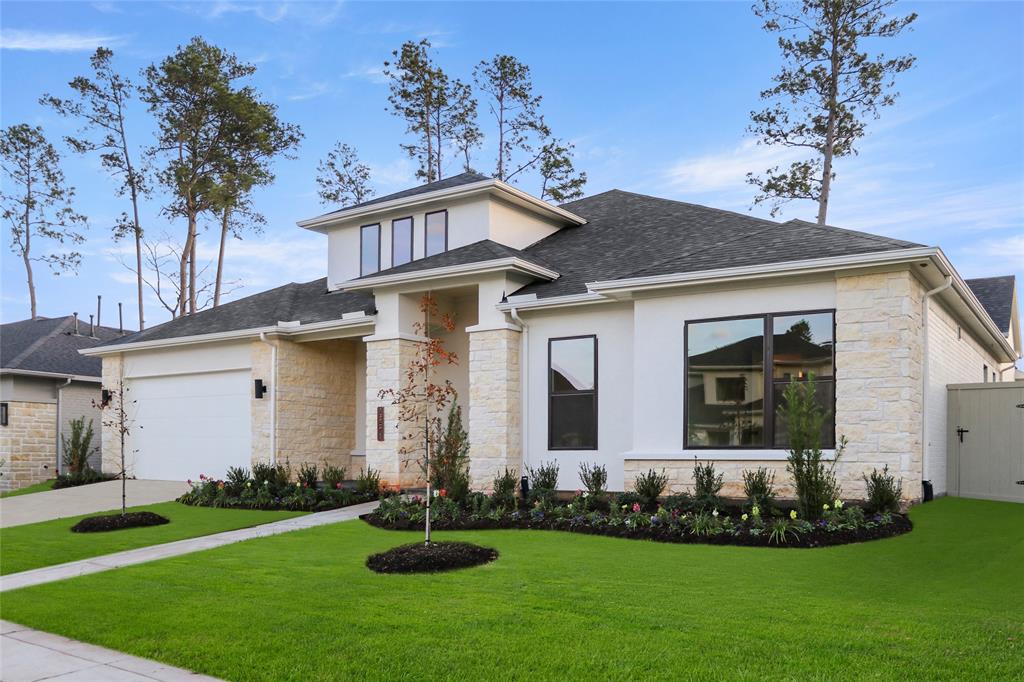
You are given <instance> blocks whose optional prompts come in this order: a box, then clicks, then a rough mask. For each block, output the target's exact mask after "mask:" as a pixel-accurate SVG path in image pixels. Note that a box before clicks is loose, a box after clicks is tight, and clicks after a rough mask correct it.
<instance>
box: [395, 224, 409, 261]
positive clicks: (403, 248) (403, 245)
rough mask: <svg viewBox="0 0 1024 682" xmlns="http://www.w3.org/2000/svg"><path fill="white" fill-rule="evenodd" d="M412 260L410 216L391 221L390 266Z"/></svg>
mask: <svg viewBox="0 0 1024 682" xmlns="http://www.w3.org/2000/svg"><path fill="white" fill-rule="evenodd" d="M411 260H412V218H399V219H398V220H392V221H391V267H395V266H396V265H405V264H406V263H408V262H409V261H411Z"/></svg>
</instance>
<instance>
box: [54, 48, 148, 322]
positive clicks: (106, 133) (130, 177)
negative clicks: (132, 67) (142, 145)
mask: <svg viewBox="0 0 1024 682" xmlns="http://www.w3.org/2000/svg"><path fill="white" fill-rule="evenodd" d="M113 56H114V53H113V52H112V51H110V50H109V49H107V48H105V47H100V48H97V49H96V52H95V53H93V55H92V57H91V58H90V60H89V61H90V64H91V65H92V70H93V77H92V78H89V77H87V76H77V77H75V78H74V79H73V80H71V82H70V83H68V85H69V86H70V87H71V89H72V90H74V91H75V93H76V98H75V99H60V98H58V97H54V96H53V95H49V94H47V95H43V97H42V98H40V103H41V104H44V105H47V106H50V107H52V108H53V109H54V110H55V111H56V112H57V113H59V114H61V115H63V116H69V117H73V118H77V119H79V120H80V121H82V129H81V132H80V133H79V135H80V136H77V137H76V136H68V137H66V138H65V140H66V141H67V143H68V145H69V146H70V147H71V148H72V149H73V150H74V151H76V152H78V153H80V154H85V153H88V152H99V153H100V162H101V163H102V164H103V167H104V168H105V169H106V170H107V172H108V173H110V174H111V175H112V176H113V177H114V178H115V179H117V180H118V182H119V183H120V184H119V185H118V187H117V192H118V194H119V195H121V196H125V195H127V196H128V197H129V198H130V199H131V204H132V208H131V210H132V213H131V217H129V216H128V214H127V213H122V215H121V219H120V220H119V221H118V222H117V224H116V225H115V226H114V227H113V230H114V239H115V240H119V239H121V238H123V237H125V236H127V235H129V234H130V235H132V237H133V238H134V240H135V263H136V272H137V273H139V274H138V276H137V277H136V294H137V296H138V305H139V329H145V326H146V323H145V319H146V318H145V311H144V309H143V295H142V224H141V223H140V222H139V200H140V198H141V197H142V196H143V195H145V194H146V193H147V186H146V180H145V176H144V173H143V172H142V169H141V167H140V166H139V165H138V164H136V163H135V161H134V156H135V150H134V148H133V147H132V146H131V145H130V144H129V143H128V133H127V130H126V125H125V120H126V117H127V113H126V109H127V107H128V102H129V100H131V98H132V94H133V93H134V91H135V86H134V85H133V84H132V83H131V81H129V80H128V79H126V78H122V77H121V76H120V75H119V74H118V73H117V72H116V71H115V70H114V67H113V65H112V64H111V60H112V58H113Z"/></svg>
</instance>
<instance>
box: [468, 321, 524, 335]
mask: <svg viewBox="0 0 1024 682" xmlns="http://www.w3.org/2000/svg"><path fill="white" fill-rule="evenodd" d="M506 329H507V330H508V331H513V332H521V331H523V329H522V327H520V326H519V325H516V324H509V323H508V322H506V323H505V324H474V325H472V326H469V327H466V329H465V332H466V333H467V334H472V333H473V332H493V331H504V330H506Z"/></svg>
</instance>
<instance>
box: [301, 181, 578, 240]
mask: <svg viewBox="0 0 1024 682" xmlns="http://www.w3.org/2000/svg"><path fill="white" fill-rule="evenodd" d="M481 193H488V194H490V193H495V194H504V195H506V196H507V197H508V198H509V199H510V200H511V201H513V203H516V204H519V205H521V206H524V207H525V208H529V209H531V210H533V211H534V212H536V213H542V214H546V215H548V216H550V217H554V218H557V219H559V220H561V221H564V222H567V223H571V224H575V225H582V224H583V223H585V222H586V220H584V219H583V218H581V217H580V216H578V215H576V214H575V213H572V212H570V211H566V210H565V209H563V208H559V207H558V206H552V205H551V204H549V203H547V202H546V201H542V200H541V199H538V198H537V197H534V196H532V195H530V194H527V193H526V192H523V191H522V190H520V189H517V188H515V187H511V186H510V185H508V184H506V183H504V182H501V181H499V180H493V179H489V180H480V181H479V182H471V183H468V184H465V185H458V186H457V187H447V188H445V189H439V190H435V191H433V192H424V193H423V194H414V195H412V196H409V197H400V198H398V199H391V200H390V201H382V202H380V203H376V204H370V205H369V206H360V207H357V208H352V209H348V210H342V211H337V212H335V213H328V214H326V215H322V216H317V217H316V218H309V219H307V220H300V221H298V223H296V224H297V225H298V226H299V227H303V228H306V229H313V230H323V229H325V228H327V227H330V226H331V225H333V224H336V223H340V222H347V221H349V220H356V219H357V218H360V217H363V216H367V215H371V214H374V213H384V212H387V211H390V210H394V209H398V208H412V207H415V206H419V205H422V204H427V203H431V202H435V201H441V200H445V199H448V200H451V199H458V198H461V197H465V196H472V195H474V194H481Z"/></svg>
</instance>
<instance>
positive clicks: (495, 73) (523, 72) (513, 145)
mask: <svg viewBox="0 0 1024 682" xmlns="http://www.w3.org/2000/svg"><path fill="white" fill-rule="evenodd" d="M473 81H474V82H475V83H476V86H477V88H479V89H480V90H481V91H482V92H483V93H484V94H485V95H487V97H488V99H487V105H488V108H489V109H490V112H491V115H492V116H493V117H494V123H495V126H496V128H497V136H498V158H497V160H496V162H495V166H494V177H495V178H497V179H498V180H505V179H507V177H508V174H509V173H510V172H512V171H513V170H514V169H513V167H512V157H513V155H514V154H515V153H516V152H523V153H525V154H526V155H527V156H529V157H533V156H534V155H535V151H534V149H533V146H532V143H531V139H532V138H534V137H540V138H542V139H543V138H546V137H547V136H548V135H550V131H549V130H548V128H547V125H545V123H544V118H543V117H542V116H541V115H540V111H539V107H540V102H541V97H540V95H534V94H533V79H532V78H531V77H530V67H529V66H527V65H526V64H524V63H522V62H521V61H519V60H518V59H516V58H515V57H513V56H511V55H507V54H499V55H495V56H494V57H492V58H491V59H490V60H486V59H485V60H483V61H481V62H480V63H479V64H477V65H476V68H474V69H473Z"/></svg>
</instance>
